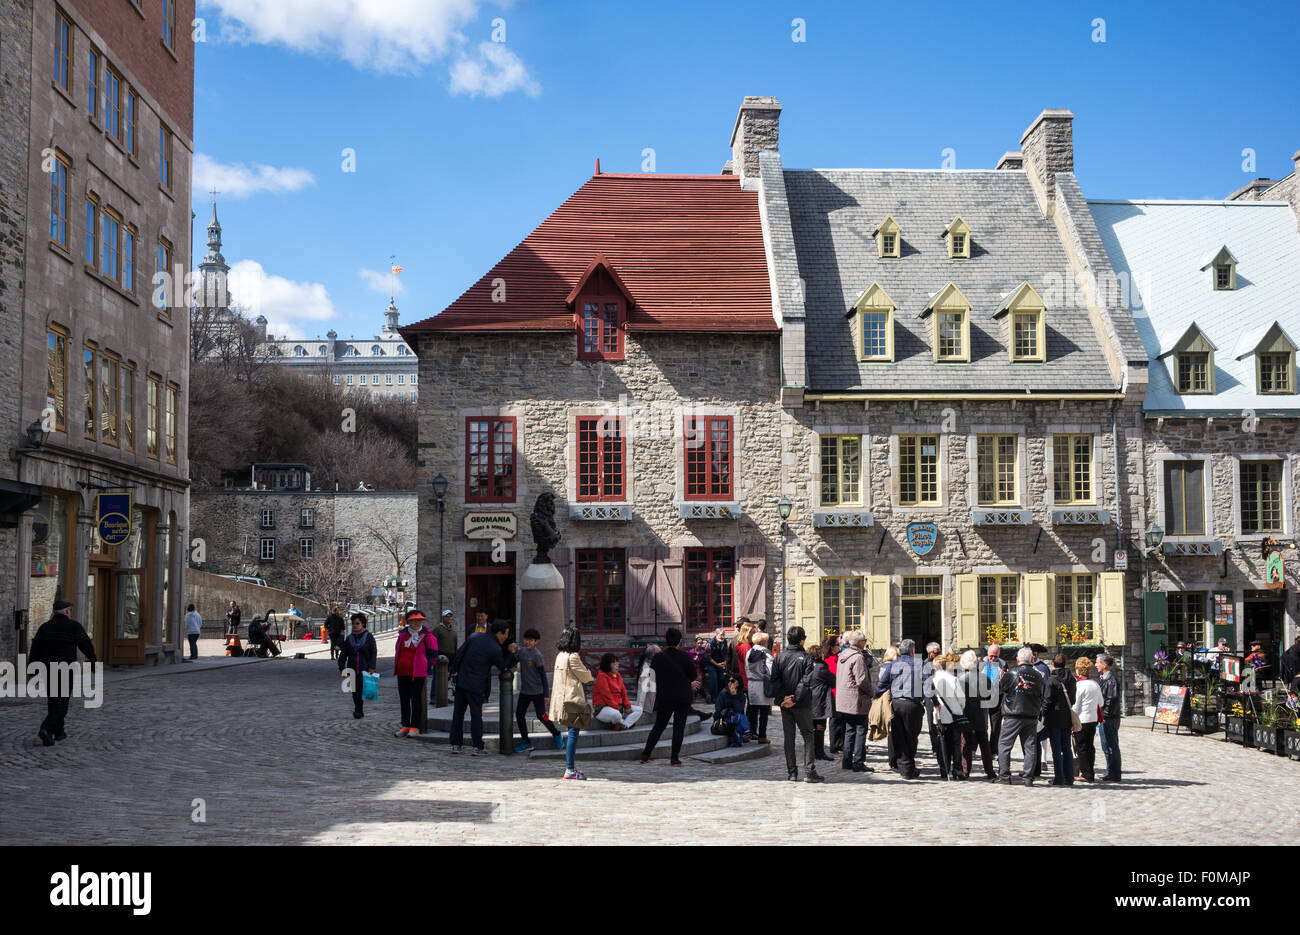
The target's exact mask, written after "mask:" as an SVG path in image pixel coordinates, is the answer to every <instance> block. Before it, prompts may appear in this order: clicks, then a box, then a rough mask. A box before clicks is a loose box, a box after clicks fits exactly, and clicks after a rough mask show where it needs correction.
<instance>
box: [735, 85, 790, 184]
mask: <svg viewBox="0 0 1300 935" xmlns="http://www.w3.org/2000/svg"><path fill="white" fill-rule="evenodd" d="M780 119H781V105H780V104H779V103H778V102H777V99H776V98H774V97H746V98H745V100H744V102H743V103H742V104H741V105H740V111H739V112H738V113H737V114H736V125H735V127H734V128H732V131H731V174H732V175H739V176H740V184H741V186H742V187H744V188H754V187H756V186H757V183H758V154H759V151H760V150H764V149H777V148H778V147H777V122H778V121H779V120H780ZM751 179H752V180H753V182H754V184H753V185H747V184H746V183H747V182H748V181H750V180H751Z"/></svg>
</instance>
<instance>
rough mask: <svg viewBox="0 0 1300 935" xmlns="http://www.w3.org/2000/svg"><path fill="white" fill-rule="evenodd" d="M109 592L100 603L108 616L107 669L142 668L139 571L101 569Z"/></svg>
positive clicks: (143, 615) (143, 613)
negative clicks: (119, 666) (122, 666)
mask: <svg viewBox="0 0 1300 935" xmlns="http://www.w3.org/2000/svg"><path fill="white" fill-rule="evenodd" d="M103 574H104V577H105V578H109V579H110V580H111V582H112V586H111V590H110V591H109V592H107V593H101V594H100V601H99V603H100V604H101V605H102V606H103V607H104V610H105V611H106V612H107V614H108V621H109V625H108V627H106V629H107V631H108V660H107V661H108V663H109V665H115V666H116V665H128V666H139V665H144V658H145V641H146V640H147V638H148V629H149V627H148V623H147V613H146V606H147V595H146V591H145V581H146V578H145V576H144V574H143V573H141V572H139V571H115V570H110V569H104V572H103Z"/></svg>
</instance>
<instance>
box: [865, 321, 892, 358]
mask: <svg viewBox="0 0 1300 935" xmlns="http://www.w3.org/2000/svg"><path fill="white" fill-rule="evenodd" d="M861 314H862V356H863V357H865V358H867V359H872V358H884V359H887V358H888V357H889V319H890V313H889V312H888V311H864V312H862V313H861Z"/></svg>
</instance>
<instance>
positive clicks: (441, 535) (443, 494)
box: [430, 474, 447, 613]
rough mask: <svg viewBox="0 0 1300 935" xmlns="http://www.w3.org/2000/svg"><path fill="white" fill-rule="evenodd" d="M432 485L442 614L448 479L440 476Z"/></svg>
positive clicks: (439, 603) (439, 602)
mask: <svg viewBox="0 0 1300 935" xmlns="http://www.w3.org/2000/svg"><path fill="white" fill-rule="evenodd" d="M430 484H431V485H432V487H433V496H434V499H435V500H436V501H437V503H438V612H439V613H442V570H443V561H442V551H443V543H444V542H446V523H447V478H445V477H443V476H442V475H441V474H439V475H438V476H437V477H435V478H434V479H433V480H432V481H430Z"/></svg>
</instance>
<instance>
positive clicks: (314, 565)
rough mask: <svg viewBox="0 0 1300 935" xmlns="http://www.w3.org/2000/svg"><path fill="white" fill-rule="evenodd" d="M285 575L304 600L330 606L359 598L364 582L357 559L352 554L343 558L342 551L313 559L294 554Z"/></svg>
mask: <svg viewBox="0 0 1300 935" xmlns="http://www.w3.org/2000/svg"><path fill="white" fill-rule="evenodd" d="M282 574H283V575H284V577H285V579H286V581H287V582H289V583H291V584H292V586H293V587H295V588H296V589H297V590H298V591H299V592H300V593H301V594H302V595H303V596H304V597H309V598H311V599H312V600H314V601H317V602H319V603H321V604H324V605H325V606H327V607H328V606H329V605H330V604H333V603H336V602H340V603H341V602H344V601H346V600H347V599H348V598H349V596H353V597H354V599H355V592H356V589H357V585H358V582H359V581H360V570H359V569H358V567H357V563H356V561H355V559H353V557H352V555H351V554H350V553H349V554H348V555H340V554H339V552H338V549H327V550H324V551H322V552H320V553H318V554H317V555H314V556H313V557H311V558H304V557H303V556H302V555H294V556H293V557H291V558H289V559H288V560H287V561H285V563H284V571H283V572H282Z"/></svg>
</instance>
